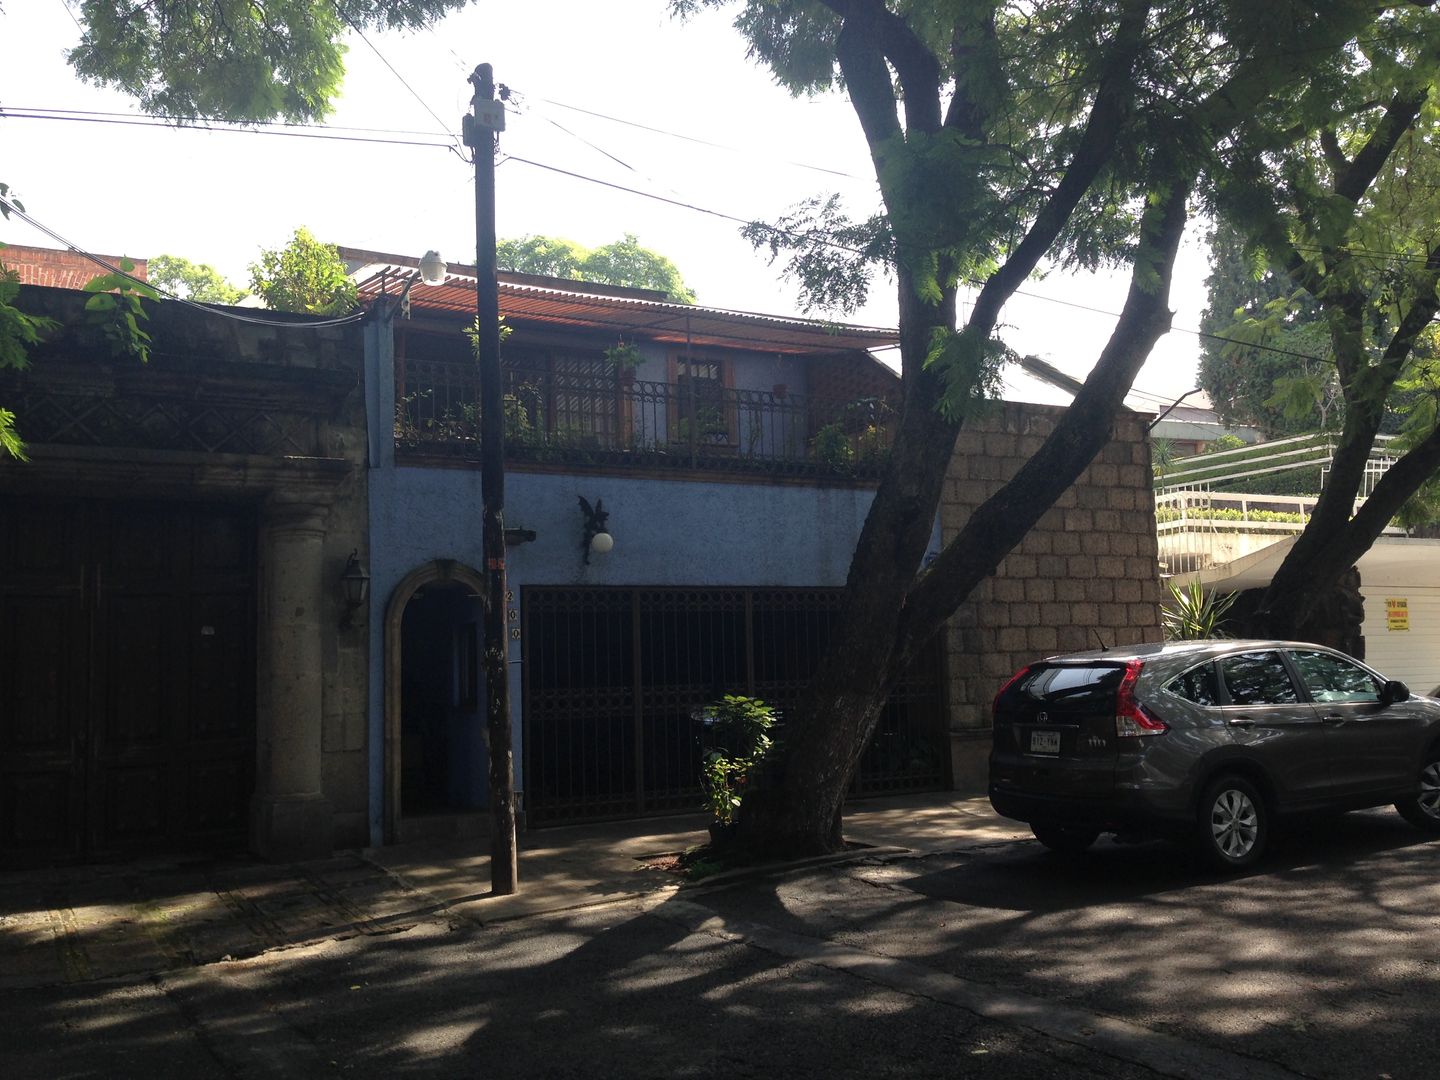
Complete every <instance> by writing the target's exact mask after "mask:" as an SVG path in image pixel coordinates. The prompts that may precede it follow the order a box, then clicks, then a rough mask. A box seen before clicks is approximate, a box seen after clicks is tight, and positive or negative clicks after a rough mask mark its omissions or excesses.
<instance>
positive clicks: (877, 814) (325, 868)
mask: <svg viewBox="0 0 1440 1080" xmlns="http://www.w3.org/2000/svg"><path fill="white" fill-rule="evenodd" d="M706 824H707V819H706V818H705V817H704V816H703V815H691V816H685V817H669V818H648V819H643V820H639V821H624V822H613V823H608V824H603V825H585V826H572V827H568V828H557V829H539V830H535V831H533V832H528V833H525V834H523V835H522V836H521V837H520V891H519V892H518V893H517V894H515V895H513V896H490V895H489V889H490V860H489V858H488V856H487V855H485V854H483V853H482V852H483V851H484V850H485V849H486V848H487V847H488V841H486V840H484V839H481V840H468V841H457V840H447V841H432V842H427V843H415V844H401V845H396V846H394V847H386V848H378V849H371V850H367V851H362V852H350V853H344V854H340V855H337V856H335V857H334V858H331V859H326V860H321V861H317V862H308V863H292V864H273V863H261V862H256V861H251V860H248V859H244V858H236V859H232V860H226V859H213V860H212V859H206V860H198V861H184V860H150V861H144V862H133V863H125V864H111V865H100V866H84V867H65V868H59V869H48V870H34V871H19V872H14V873H6V874H0V989H11V988H17V987H34V986H52V985H58V984H64V983H75V982H83V981H88V980H91V979H100V978H109V977H116V976H122V975H127V976H133V975H137V974H144V973H152V972H158V971H167V970H173V969H175V968H180V967H188V966H194V965H197V964H207V963H213V962H216V961H219V960H225V959H239V958H241V957H245V956H254V955H256V954H258V953H262V952H266V951H268V950H271V949H277V948H287V947H293V946H296V945H302V944H306V943H310V942H315V941H322V940H325V939H329V938H341V937H353V936H356V935H377V934H390V933H398V932H403V931H404V930H406V929H408V928H410V927H411V926H413V925H414V924H415V923H416V922H418V921H419V920H421V919H424V918H427V917H430V916H433V915H435V914H437V913H440V912H448V913H450V914H452V915H455V916H459V917H463V918H466V919H468V920H471V921H474V922H477V923H482V924H483V923H489V922H496V921H500V920H506V919H516V918H523V917H525V916H529V915H537V914H542V913H545V912H554V911H563V910H567V909H570V908H577V907H586V906H590V905H594V904H601V903H607V902H612V901H616V900H623V899H627V898H631V897H636V896H643V895H646V894H650V893H656V892H661V891H663V890H673V889H676V888H678V887H680V883H679V882H678V880H677V879H676V877H675V876H674V875H673V874H672V873H669V872H667V871H666V870H664V869H659V868H657V867H656V866H654V865H652V864H655V863H657V862H663V859H661V856H664V855H666V854H673V853H676V852H680V851H684V850H685V849H686V848H690V847H694V846H696V845H698V844H702V843H704V842H705V840H706V839H708V837H707V834H706V831H705V827H706ZM1029 835H1030V834H1029V831H1028V829H1026V828H1025V827H1024V826H1021V825H1019V824H1017V823H1015V822H1007V821H1005V820H1004V819H1002V818H1000V817H998V816H996V815H995V813H994V812H993V811H992V810H991V809H990V805H989V802H988V800H986V799H985V798H983V797H973V796H971V797H966V796H960V795H957V794H955V793H953V792H940V793H928V794H922V795H906V796H897V797H892V798H887V799H876V800H865V801H860V802H855V803H853V804H852V805H851V806H849V807H847V811H846V815H845V836H846V838H847V839H848V840H850V841H853V842H856V843H859V844H864V845H866V846H868V847H871V848H880V849H887V850H890V851H894V850H895V849H903V850H907V851H911V852H930V851H942V850H953V849H956V848H961V847H966V846H969V845H972V844H977V843H986V842H992V841H1001V840H1011V839H1016V838H1020V837H1027V836H1029ZM856 854H857V855H859V856H862V857H863V852H857V853H856Z"/></svg>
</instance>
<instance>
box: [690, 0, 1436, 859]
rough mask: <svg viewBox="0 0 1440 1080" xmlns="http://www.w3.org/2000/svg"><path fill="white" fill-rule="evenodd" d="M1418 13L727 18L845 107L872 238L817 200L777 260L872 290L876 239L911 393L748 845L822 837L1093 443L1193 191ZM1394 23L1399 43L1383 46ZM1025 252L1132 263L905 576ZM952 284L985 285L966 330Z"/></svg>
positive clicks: (1131, 8)
mask: <svg viewBox="0 0 1440 1080" xmlns="http://www.w3.org/2000/svg"><path fill="white" fill-rule="evenodd" d="M726 2H727V0H672V6H673V7H674V8H675V9H676V10H677V11H678V12H680V13H681V14H684V13H685V12H687V11H692V10H694V9H695V8H697V7H699V6H713V7H718V6H723V5H724V4H725V3H726ZM1433 20H1434V17H1433V16H1432V15H1431V14H1430V12H1429V11H1428V10H1424V11H1421V10H1418V9H1417V10H1413V11H1412V10H1409V9H1408V8H1404V9H1396V11H1393V12H1392V11H1387V10H1384V9H1376V8H1375V7H1372V6H1367V5H1366V4H1363V3H1359V2H1355V0H1331V2H1329V3H1324V4H1321V5H1316V6H1306V7H1302V6H1299V5H1265V4H1248V5H1237V4H1230V3H1228V2H1225V0H1200V2H1198V3H1196V2H1190V3H1166V2H1164V0H1113V2H1110V3H1090V4H1076V3H1073V2H1064V0H1035V2H1031V3H1026V4H1023V5H1021V4H1017V5H1014V6H1013V7H1003V6H1001V5H998V4H991V5H981V4H976V5H957V4H941V3H938V2H937V3H921V2H918V0H914V2H911V0H892V2H888V3H887V2H883V0H742V2H741V3H740V13H739V16H738V19H737V22H736V25H737V26H738V27H739V28H740V29H741V31H742V32H743V33H745V34H746V36H747V38H748V40H749V43H750V47H751V55H752V56H754V57H756V58H758V59H759V60H761V61H762V62H764V63H766V64H767V65H768V66H769V67H770V68H771V70H772V72H773V73H774V74H775V76H776V78H777V79H778V80H779V81H780V82H781V83H782V84H784V85H786V86H787V87H789V88H790V89H792V90H793V91H795V92H798V93H812V92H819V91H822V90H826V89H829V88H831V87H837V86H838V87H841V88H843V90H844V91H845V92H846V94H847V95H848V98H849V100H850V102H851V104H852V106H853V107H854V109H855V112H856V114H857V117H858V119H859V121H860V126H861V129H862V131H863V133H864V136H865V139H866V142H867V145H868V148H869V150H870V155H871V159H872V162H873V163H874V166H875V172H876V178H877V180H878V183H879V189H880V194H881V197H882V200H883V205H884V215H883V221H881V222H879V223H878V225H879V227H878V228H875V229H867V228H866V227H865V224H866V223H861V224H860V225H858V226H857V225H856V224H854V223H852V222H849V221H847V220H843V218H842V215H840V214H839V213H838V212H836V211H835V207H834V204H833V202H831V203H823V202H822V203H816V204H813V205H812V206H811V207H810V208H809V209H808V210H807V211H805V212H806V213H808V214H809V215H810V217H811V218H812V224H811V225H810V226H808V227H796V226H794V225H792V224H787V223H781V226H780V227H777V228H774V229H772V230H771V232H770V246H771V249H772V251H773V252H774V253H776V254H777V255H778V254H779V253H781V252H782V251H783V252H786V253H788V254H789V255H790V257H791V258H792V260H793V261H792V262H791V263H790V266H791V268H792V270H793V271H794V272H795V273H797V274H798V275H800V277H801V280H802V283H803V284H805V285H806V286H807V287H808V286H809V285H811V284H812V283H814V284H818V285H820V286H821V287H822V288H823V287H825V286H826V285H827V283H833V282H834V281H835V280H836V277H837V272H840V276H841V277H842V278H843V279H845V280H848V281H851V282H859V283H860V286H861V287H863V285H864V284H865V283H866V282H868V277H866V275H865V272H864V269H863V267H862V266H861V264H862V263H866V262H868V261H869V259H870V256H871V254H872V253H873V251H874V249H875V248H874V245H873V244H872V245H864V246H861V245H855V244H853V243H851V244H849V245H847V247H849V248H850V250H851V252H853V258H852V259H850V260H849V261H848V262H847V260H845V259H844V258H838V257H837V254H836V244H835V240H834V237H835V236H836V229H837V228H844V229H848V230H850V233H849V235H852V236H853V235H856V233H857V232H858V233H859V234H861V235H864V234H867V233H868V234H870V235H873V236H875V237H877V238H878V239H877V242H878V243H880V244H881V245H882V246H883V249H884V250H885V251H887V252H888V256H889V264H890V268H891V269H892V270H893V274H894V280H895V284H896V291H897V298H898V301H899V322H900V326H899V331H900V332H899V337H900V352H901V373H902V378H903V380H904V390H903V394H904V396H903V406H902V409H901V412H900V415H899V418H898V428H897V431H896V434H895V439H894V445H893V450H892V453H891V458H890V461H889V463H888V465H887V467H886V471H885V473H884V475H883V477H882V479H881V482H880V485H879V488H878V490H877V491H876V494H875V498H874V501H873V503H872V506H871V510H870V513H869V515H868V516H867V518H866V521H865V524H864V526H863V528H862V531H861V535H860V539H859V542H858V544H857V546H856V549H855V552H854V555H853V557H852V560H851V565H850V572H849V578H848V581H847V585H846V589H845V593H844V598H843V601H842V606H841V610H840V612H839V614H838V616H837V621H836V624H835V626H834V627H833V630H832V637H831V644H830V647H829V649H828V651H827V654H826V655H825V657H824V658H823V659H822V661H821V663H820V666H819V670H818V672H817V674H816V675H815V677H814V679H813V680H812V682H811V683H810V685H809V687H808V688H807V690H806V691H805V693H804V694H803V695H802V697H801V699H800V701H799V703H798V706H797V707H796V708H795V709H794V710H792V711H791V713H790V714H789V715H787V717H786V731H785V734H784V736H783V751H782V753H781V755H780V758H779V760H778V762H777V764H776V766H775V768H774V769H773V770H770V771H768V772H767V774H766V779H765V781H763V782H762V783H761V784H760V786H758V788H757V789H756V790H755V791H754V792H753V793H752V794H750V795H747V797H746V803H745V807H744V811H743V813H742V816H741V819H740V826H741V840H742V842H745V843H748V844H750V845H752V846H754V847H756V848H758V849H761V850H770V851H775V852H783V853H787V854H790V853H804V852H821V851H827V850H834V849H835V848H836V847H838V845H839V844H840V829H839V825H840V806H841V802H842V800H843V798H844V795H845V792H846V789H847V787H848V785H849V782H850V779H851V777H852V776H853V775H854V771H855V768H856V766H857V764H858V762H859V759H860V755H861V753H862V752H863V749H864V747H865V744H866V742H867V741H868V739H869V736H870V735H871V733H872V732H873V730H874V726H875V722H876V720H877V718H878V716H879V712H880V709H881V706H882V704H883V702H884V700H885V697H886V695H887V692H888V690H889V688H890V686H891V685H892V683H893V681H894V680H895V679H896V678H897V677H898V675H899V674H900V673H901V672H903V671H904V669H905V667H906V666H907V665H908V663H909V662H910V660H911V659H912V658H913V657H914V656H915V655H916V653H917V651H918V650H919V649H920V648H921V647H922V646H923V645H924V644H925V643H926V642H927V641H928V640H929V639H930V638H931V637H932V636H933V635H934V634H935V633H937V632H938V631H939V630H940V629H941V627H942V626H943V625H944V622H945V620H946V618H947V617H948V616H949V615H950V613H951V612H953V611H954V610H955V608H956V607H957V606H958V605H959V603H960V602H962V601H963V600H964V599H965V597H967V596H968V595H969V594H970V592H971V591H972V590H973V589H974V588H975V587H976V585H978V584H979V583H980V582H981V581H982V580H984V578H985V577H987V576H988V575H989V574H990V573H992V572H993V571H994V569H995V568H996V567H997V566H998V565H999V563H1000V562H1001V560H1002V559H1003V558H1004V556H1005V554H1006V553H1007V552H1009V551H1010V550H1011V548H1013V547H1014V545H1015V544H1017V543H1018V542H1019V540H1020V539H1021V538H1022V537H1023V536H1024V535H1025V533H1026V532H1027V531H1028V530H1029V529H1030V528H1031V527H1032V526H1033V525H1034V524H1035V523H1036V522H1037V521H1038V520H1039V518H1040V516H1041V515H1042V514H1043V513H1044V512H1045V510H1046V509H1047V508H1049V507H1050V506H1051V505H1052V504H1053V503H1054V502H1055V500H1056V499H1057V498H1058V497H1059V496H1060V495H1061V494H1062V493H1063V492H1064V491H1065V489H1066V488H1068V487H1069V486H1070V485H1071V484H1072V483H1073V482H1074V480H1075V479H1076V478H1077V477H1078V476H1079V474H1080V472H1081V471H1082V470H1083V469H1084V468H1085V467H1086V466H1087V465H1088V464H1089V462H1090V461H1091V460H1092V459H1093V458H1094V457H1095V455H1096V454H1097V453H1098V452H1099V451H1100V449H1101V448H1102V447H1103V446H1104V444H1105V442H1106V441H1107V440H1108V437H1109V433H1110V428H1111V424H1112V422H1113V420H1114V418H1115V417H1116V415H1117V413H1118V412H1119V410H1120V409H1121V408H1122V401H1123V397H1124V394H1125V392H1126V391H1127V390H1128V389H1129V387H1130V385H1131V382H1132V381H1133V379H1134V376H1135V374H1136V372H1137V371H1138V370H1139V368H1140V366H1141V364H1142V363H1143V362H1144V360H1145V358H1146V356H1147V355H1148V354H1149V352H1150V349H1151V347H1152V346H1153V345H1154V343H1155V341H1156V340H1157V339H1158V338H1159V336H1160V335H1161V334H1163V333H1164V332H1165V331H1166V330H1167V329H1168V326H1169V319H1170V312H1169V311H1168V290H1169V285H1170V277H1171V272H1172V268H1173V265H1174V259H1175V254H1176V250H1177V248H1178V245H1179V241H1180V236H1181V233H1182V231H1183V228H1184V225H1185V222H1186V219H1187V215H1188V211H1189V204H1190V201H1191V199H1192V196H1193V197H1195V198H1196V199H1201V198H1206V197H1209V191H1210V188H1212V187H1213V186H1214V184H1215V181H1214V178H1215V177H1218V176H1223V175H1224V172H1225V170H1226V169H1228V168H1229V167H1230V158H1231V157H1232V156H1233V153H1234V152H1235V151H1236V150H1237V149H1239V148H1255V147H1264V148H1266V149H1267V151H1268V152H1271V153H1272V154H1274V155H1276V156H1277V158H1278V157H1281V156H1283V153H1284V151H1285V150H1286V149H1287V147H1289V146H1290V145H1292V144H1293V142H1294V139H1295V136H1294V135H1293V134H1291V133H1292V132H1294V131H1296V130H1297V129H1298V130H1299V131H1301V132H1304V131H1308V130H1310V127H1309V126H1308V125H1309V124H1310V122H1311V116H1310V111H1311V110H1312V109H1313V106H1314V104H1315V102H1316V101H1317V100H1318V101H1323V100H1326V99H1327V98H1330V99H1337V100H1344V101H1347V102H1350V103H1354V102H1356V101H1358V100H1360V98H1359V96H1358V94H1357V93H1355V92H1352V91H1351V89H1350V83H1349V82H1348V79H1349V76H1350V75H1351V74H1353V71H1354V69H1356V68H1357V67H1362V66H1364V65H1366V64H1368V63H1370V60H1369V57H1368V53H1367V50H1370V49H1371V46H1368V45H1367V46H1366V47H1365V50H1362V49H1361V48H1360V47H1359V46H1357V45H1356V44H1355V43H1356V41H1357V37H1358V36H1359V35H1360V34H1361V33H1362V32H1365V33H1366V35H1367V36H1366V40H1367V41H1368V40H1369V39H1370V36H1371V35H1372V34H1378V35H1379V37H1380V38H1381V39H1382V40H1385V41H1388V42H1391V44H1389V45H1388V46H1386V47H1388V48H1391V49H1392V50H1394V51H1395V52H1397V53H1398V52H1400V51H1402V50H1404V51H1405V52H1407V54H1408V53H1409V52H1412V51H1413V48H1412V45H1413V42H1414V37H1413V33H1414V31H1415V30H1416V29H1417V28H1418V29H1419V30H1420V31H1422V32H1423V33H1424V34H1426V35H1429V34H1433V33H1434V31H1435V24H1434V21H1433ZM1401 23H1403V24H1404V25H1403V26H1401V30H1402V31H1403V33H1402V35H1401V36H1400V37H1398V38H1391V37H1387V36H1386V34H1385V31H1388V30H1390V29H1391V27H1392V25H1394V24H1401ZM1397 41H1399V42H1403V44H1399V45H1397V44H1394V42H1397ZM1399 74H1400V72H1399V69H1398V67H1395V66H1392V67H1391V75H1392V77H1398V76H1399ZM817 208H818V209H817ZM842 254H843V253H842ZM1042 260H1047V261H1048V262H1050V263H1052V264H1060V265H1067V264H1068V265H1079V266H1094V265H1099V264H1102V263H1106V264H1120V263H1123V264H1128V265H1129V266H1130V268H1131V276H1130V288H1129V293H1128V295H1127V297H1126V301H1125V304H1124V307H1123V310H1122V312H1121V314H1120V317H1119V319H1118V321H1117V323H1116V326H1115V330H1114V333H1113V334H1112V335H1111V337H1110V340H1109V342H1108V343H1107V344H1106V346H1105V348H1104V349H1103V350H1102V351H1101V353H1100V356H1099V358H1098V359H1097V362H1096V364H1095V366H1094V368H1093V369H1092V371H1091V374H1090V376H1089V377H1088V378H1087V379H1086V381H1085V384H1084V386H1083V387H1082V388H1081V389H1080V391H1079V392H1078V393H1077V395H1076V397H1075V400H1074V403H1073V404H1072V406H1071V407H1070V408H1069V409H1068V410H1067V411H1066V413H1065V415H1064V416H1063V418H1062V419H1061V420H1060V421H1059V422H1058V423H1057V425H1056V428H1055V431H1054V433H1053V434H1052V435H1051V436H1050V437H1049V438H1048V439H1047V440H1046V442H1045V444H1044V445H1043V446H1042V447H1041V449H1040V450H1039V451H1038V452H1037V453H1036V454H1035V455H1034V457H1032V458H1031V459H1030V461H1028V462H1027V463H1026V464H1025V465H1024V466H1023V467H1022V468H1021V470H1020V471H1019V473H1018V474H1017V475H1016V476H1015V478H1014V479H1013V480H1012V481H1010V482H1009V483H1008V484H1006V485H1004V486H1003V487H1002V488H1001V489H1000V490H999V491H998V492H997V493H996V494H995V495H994V496H993V497H992V498H991V499H989V500H988V501H987V502H986V503H985V504H984V505H982V506H981V507H979V508H978V509H977V510H976V512H975V513H974V514H973V515H972V516H971V518H970V520H969V521H968V522H967V523H966V525H965V526H964V527H963V528H962V529H961V530H960V531H959V533H958V535H957V536H955V537H954V538H953V539H952V540H951V542H950V543H949V544H948V545H947V546H946V548H945V549H944V550H943V551H942V552H941V553H940V555H939V556H938V558H936V559H935V560H934V561H933V563H932V564H931V565H930V566H929V567H928V568H927V569H925V570H924V571H923V572H922V571H921V560H922V557H923V556H924V554H925V550H926V545H927V542H928V540H929V537H930V530H931V526H932V523H933V521H934V516H935V512H936V509H937V507H938V505H939V497H940V491H941V487H942V483H943V479H944V475H945V467H946V464H947V462H948V460H949V458H950V456H951V453H952V452H953V448H954V445H955V438H956V435H957V434H958V432H959V430H960V427H961V425H962V424H963V423H964V421H965V419H966V417H967V416H968V415H970V414H971V412H972V411H973V410H974V408H975V406H976V404H977V403H978V402H979V401H980V400H981V399H982V398H983V397H984V396H985V393H986V391H987V388H988V387H990V386H991V385H993V382H994V376H995V371H996V368H997V366H998V364H999V363H1000V362H1001V361H1002V360H1003V359H1004V357H1005V355H1006V353H1005V349H1004V347H1003V345H1002V344H1001V343H1000V342H999V341H998V340H997V339H996V337H995V332H996V325H997V321H998V318H999V314H1000V311H1001V308H1002V307H1003V305H1004V303H1005V302H1006V300H1007V299H1008V298H1009V297H1010V296H1011V295H1013V293H1014V292H1015V290H1016V289H1017V288H1019V287H1020V286H1021V285H1022V284H1023V283H1024V282H1025V280H1026V279H1027V278H1028V277H1029V275H1030V274H1031V273H1033V272H1034V271H1035V270H1036V269H1037V268H1038V267H1040V265H1041V262H1042ZM816 275H818V277H817V276H816ZM961 282H966V283H974V284H975V285H976V286H977V288H978V294H977V296H976V299H975V301H974V303H973V304H971V305H970V307H969V310H968V313H967V314H966V317H965V319H964V320H963V322H962V321H960V320H959V318H958V311H957V307H958V305H957V289H958V287H959V285H960V284H961ZM832 295H833V294H832Z"/></svg>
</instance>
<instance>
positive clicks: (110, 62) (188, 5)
mask: <svg viewBox="0 0 1440 1080" xmlns="http://www.w3.org/2000/svg"><path fill="white" fill-rule="evenodd" d="M468 2H469V0H266V2H265V3H263V4H258V3H254V2H252V0H168V2H166V3H163V4H155V3H149V4H145V3H135V2H134V0H81V3H80V4H79V5H78V8H77V9H76V11H75V16H76V18H77V20H78V21H79V22H80V24H81V28H82V30H83V32H84V36H83V37H82V38H81V41H80V44H79V45H78V46H76V47H75V48H74V49H71V50H70V53H69V60H70V63H71V65H72V66H73V67H74V68H75V71H76V73H77V74H79V75H80V77H81V78H83V79H86V80H88V81H90V82H92V83H95V84H96V85H98V86H110V87H114V88H115V89H117V90H120V91H123V92H124V93H126V94H128V95H130V96H131V97H133V98H135V99H136V100H138V101H139V102H140V107H141V108H142V109H144V110H145V111H146V112H147V113H151V114H153V115H156V116H165V117H170V118H174V119H176V120H180V121H183V120H185V119H190V118H198V117H205V118H210V119H216V118H218V119H227V120H251V121H255V122H262V121H267V120H274V119H276V118H280V119H284V120H289V121H292V122H297V123H298V122H305V121H310V120H323V119H324V118H325V116H326V115H327V114H328V113H329V112H330V104H331V101H332V100H333V99H334V98H335V96H336V95H337V94H338V93H339V91H340V83H341V80H342V79H343V77H344V74H345V66H344V63H343V57H344V55H345V46H344V45H343V44H342V43H341V38H342V37H343V36H344V34H345V31H346V30H347V29H348V28H356V29H360V28H366V29H368V28H371V27H375V28H381V29H387V30H393V29H407V30H418V29H422V28H423V27H426V26H429V25H430V24H432V23H433V22H435V21H436V20H438V19H440V18H441V17H443V16H444V15H446V14H448V13H449V12H451V11H454V10H456V9H458V8H461V7H463V6H465V4H466V3H468Z"/></svg>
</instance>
